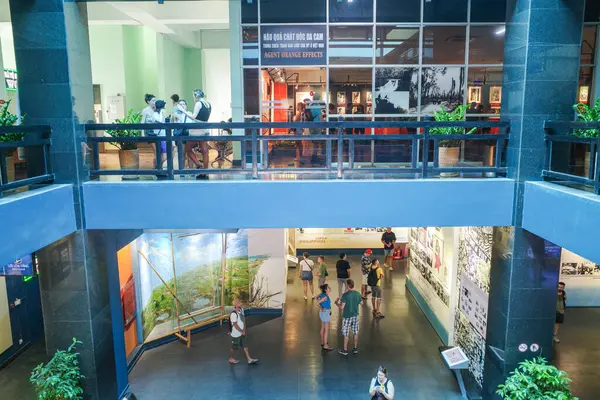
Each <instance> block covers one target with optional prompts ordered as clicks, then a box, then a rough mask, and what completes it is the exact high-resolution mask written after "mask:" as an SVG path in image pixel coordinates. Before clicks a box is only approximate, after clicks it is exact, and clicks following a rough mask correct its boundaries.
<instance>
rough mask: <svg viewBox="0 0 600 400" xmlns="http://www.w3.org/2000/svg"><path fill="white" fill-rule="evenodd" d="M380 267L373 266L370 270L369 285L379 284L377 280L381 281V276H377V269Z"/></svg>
mask: <svg viewBox="0 0 600 400" xmlns="http://www.w3.org/2000/svg"><path fill="white" fill-rule="evenodd" d="M378 269H379V268H375V269H373V268H371V269H370V270H369V275H367V285H369V286H377V282H378V281H379V277H378V276H377V270H378Z"/></svg>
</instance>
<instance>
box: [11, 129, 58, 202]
mask: <svg viewBox="0 0 600 400" xmlns="http://www.w3.org/2000/svg"><path fill="white" fill-rule="evenodd" d="M10 134H23V138H22V139H21V140H16V141H0V197H2V196H3V194H6V192H7V191H10V190H14V189H20V188H25V187H29V186H32V185H38V184H47V183H51V182H52V181H53V180H54V174H53V173H52V166H51V163H50V146H51V145H52V140H51V137H50V136H51V129H50V126H41V125H40V126H33V125H32V126H26V125H20V126H10V127H9V126H0V136H4V137H7V135H10ZM20 147H21V148H36V149H37V150H38V151H37V152H35V157H36V158H38V157H39V159H36V160H35V163H36V169H35V170H36V171H37V172H36V173H35V175H34V176H27V177H23V178H19V177H18V176H17V175H18V174H17V175H15V176H14V177H13V176H9V172H10V175H12V173H13V171H14V168H15V166H14V164H13V165H9V164H7V158H8V159H9V160H10V156H11V155H12V154H14V153H15V151H16V150H17V149H18V148H20ZM28 169H29V170H30V171H29V172H31V170H32V169H30V168H28Z"/></svg>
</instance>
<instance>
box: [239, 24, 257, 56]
mask: <svg viewBox="0 0 600 400" xmlns="http://www.w3.org/2000/svg"><path fill="white" fill-rule="evenodd" d="M242 55H243V58H244V65H258V28H257V27H255V26H254V27H243V28H242Z"/></svg>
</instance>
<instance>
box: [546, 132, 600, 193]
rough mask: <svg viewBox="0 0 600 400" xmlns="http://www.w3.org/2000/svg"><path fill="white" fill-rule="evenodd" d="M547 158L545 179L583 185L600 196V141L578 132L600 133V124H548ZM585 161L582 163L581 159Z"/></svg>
mask: <svg viewBox="0 0 600 400" xmlns="http://www.w3.org/2000/svg"><path fill="white" fill-rule="evenodd" d="M544 129H545V130H546V158H545V164H544V169H543V170H542V177H543V178H544V179H546V180H551V181H556V182H557V183H564V184H571V185H573V184H574V185H583V186H585V187H587V188H588V189H591V190H593V192H594V193H595V194H600V168H599V166H598V152H599V151H600V138H599V137H597V136H598V135H595V136H596V137H581V136H578V134H577V132H583V131H587V132H589V133H588V135H589V136H594V134H593V133H591V131H592V130H600V122H563V121H546V122H545V124H544ZM582 159H583V160H584V162H583V163H582V162H581V160H582Z"/></svg>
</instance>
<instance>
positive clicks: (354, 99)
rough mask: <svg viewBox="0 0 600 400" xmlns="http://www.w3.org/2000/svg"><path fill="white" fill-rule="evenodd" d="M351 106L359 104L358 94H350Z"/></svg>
mask: <svg viewBox="0 0 600 400" xmlns="http://www.w3.org/2000/svg"><path fill="white" fill-rule="evenodd" d="M352 104H360V92H352Z"/></svg>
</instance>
